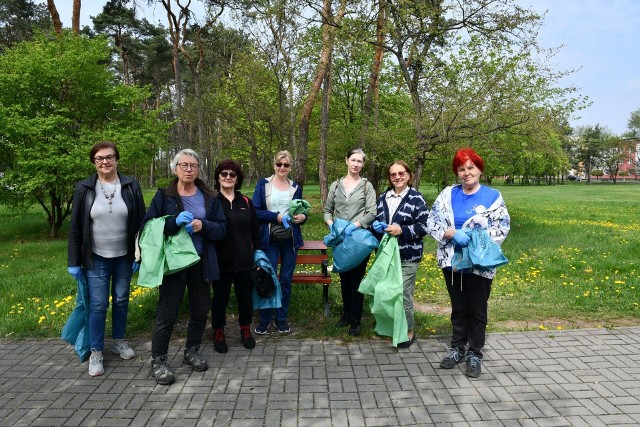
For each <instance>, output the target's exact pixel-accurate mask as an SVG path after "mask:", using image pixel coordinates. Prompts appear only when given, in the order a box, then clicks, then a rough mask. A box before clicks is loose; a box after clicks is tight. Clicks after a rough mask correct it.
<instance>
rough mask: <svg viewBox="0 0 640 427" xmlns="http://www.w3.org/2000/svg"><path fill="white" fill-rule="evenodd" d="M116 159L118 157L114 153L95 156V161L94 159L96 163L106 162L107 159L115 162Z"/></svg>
mask: <svg viewBox="0 0 640 427" xmlns="http://www.w3.org/2000/svg"><path fill="white" fill-rule="evenodd" d="M115 159H116V156H114V155H113V154H109V155H108V156H104V157H102V156H95V157H94V158H93V161H94V162H96V163H103V162H105V161H106V162H109V163H111V162H113V161H114V160H115Z"/></svg>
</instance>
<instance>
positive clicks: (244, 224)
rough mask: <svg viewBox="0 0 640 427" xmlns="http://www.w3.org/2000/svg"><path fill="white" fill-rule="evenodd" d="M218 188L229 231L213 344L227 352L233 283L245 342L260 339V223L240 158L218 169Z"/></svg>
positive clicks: (221, 248) (217, 287)
mask: <svg viewBox="0 0 640 427" xmlns="http://www.w3.org/2000/svg"><path fill="white" fill-rule="evenodd" d="M214 176H215V180H216V181H215V184H214V186H215V188H216V190H218V191H219V193H218V199H219V200H220V203H221V204H222V209H223V210H224V214H225V218H226V220H227V234H226V236H225V237H224V239H222V240H219V241H218V242H216V246H217V248H218V265H219V267H220V280H216V281H214V282H213V301H212V303H211V326H212V328H213V346H214V348H215V350H216V351H217V352H218V353H226V352H227V350H228V347H227V341H226V338H225V335H224V327H225V325H226V323H227V321H226V316H225V313H226V309H227V304H228V303H229V296H230V294H231V283H233V289H234V291H235V294H236V299H237V301H238V322H239V323H240V339H241V341H242V344H243V345H244V346H245V347H246V348H248V349H252V348H253V347H255V345H256V342H255V340H254V339H253V337H252V336H251V328H250V325H251V313H252V311H253V304H252V299H251V291H252V281H251V270H252V268H253V264H254V262H253V261H254V260H253V252H254V251H255V250H256V249H259V248H260V233H259V230H260V224H259V222H258V218H257V217H256V210H255V208H254V207H253V203H251V200H249V198H247V197H245V196H243V195H242V193H240V191H239V190H240V187H242V181H243V180H244V174H243V173H242V169H241V166H240V164H239V163H238V162H235V161H233V160H225V161H223V162H221V163H220V164H219V165H218V167H217V168H216V170H215V175H214Z"/></svg>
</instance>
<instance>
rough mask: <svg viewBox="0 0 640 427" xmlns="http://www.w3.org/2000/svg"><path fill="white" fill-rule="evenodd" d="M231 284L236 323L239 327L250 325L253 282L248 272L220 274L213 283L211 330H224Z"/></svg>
mask: <svg viewBox="0 0 640 427" xmlns="http://www.w3.org/2000/svg"><path fill="white" fill-rule="evenodd" d="M231 283H233V290H234V291H235V294H236V300H237V301H238V323H240V326H249V325H250V324H251V315H252V312H253V299H252V297H253V295H252V291H253V282H252V281H251V273H250V270H247V271H239V272H221V273H220V280H216V281H214V282H213V284H212V286H213V299H212V301H211V326H212V327H213V329H218V328H224V326H225V325H226V324H227V319H226V311H227V305H228V304H229V297H230V296H231Z"/></svg>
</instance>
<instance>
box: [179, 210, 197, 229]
mask: <svg viewBox="0 0 640 427" xmlns="http://www.w3.org/2000/svg"><path fill="white" fill-rule="evenodd" d="M191 221H193V214H192V213H191V212H187V211H182V212H180V213H179V214H178V216H177V217H176V224H177V225H178V226H181V225H185V224H189V223H190V222H191Z"/></svg>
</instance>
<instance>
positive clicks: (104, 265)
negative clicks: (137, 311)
mask: <svg viewBox="0 0 640 427" xmlns="http://www.w3.org/2000/svg"><path fill="white" fill-rule="evenodd" d="M131 274H132V271H131V263H130V262H129V261H127V256H126V255H123V256H121V257H116V258H104V257H101V256H99V255H96V254H93V268H87V269H86V275H87V284H88V285H89V333H90V334H91V337H90V338H91V349H93V350H98V351H102V350H104V329H105V325H106V323H107V309H108V308H109V284H111V323H112V325H111V326H112V329H111V334H112V338H113V339H122V338H124V333H125V330H126V329H127V314H128V312H129V290H130V289H131Z"/></svg>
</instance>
